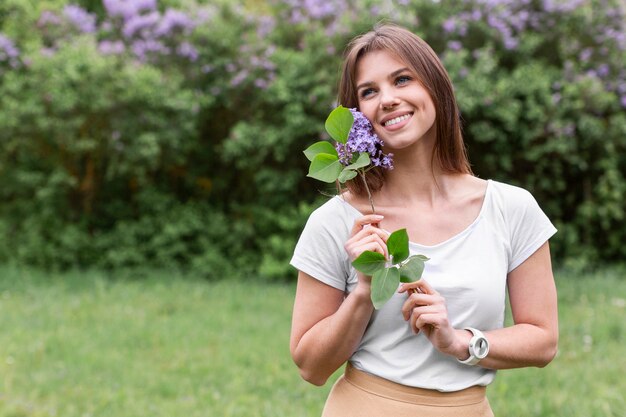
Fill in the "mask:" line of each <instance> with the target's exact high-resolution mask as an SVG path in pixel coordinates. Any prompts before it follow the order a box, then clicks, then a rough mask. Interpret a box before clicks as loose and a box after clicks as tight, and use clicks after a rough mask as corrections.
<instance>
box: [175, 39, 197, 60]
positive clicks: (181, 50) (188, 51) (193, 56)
mask: <svg viewBox="0 0 626 417" xmlns="http://www.w3.org/2000/svg"><path fill="white" fill-rule="evenodd" d="M176 53H177V54H178V56H182V57H185V58H187V59H188V60H190V61H192V62H194V61H196V60H197V59H198V55H199V54H198V50H197V49H196V47H195V46H193V45H192V44H190V43H189V42H183V43H181V44H180V45H178V48H176Z"/></svg>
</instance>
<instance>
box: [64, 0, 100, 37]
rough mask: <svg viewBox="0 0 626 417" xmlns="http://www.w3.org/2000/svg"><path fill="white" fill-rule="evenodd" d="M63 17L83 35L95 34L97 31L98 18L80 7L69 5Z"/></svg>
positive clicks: (65, 8)
mask: <svg viewBox="0 0 626 417" xmlns="http://www.w3.org/2000/svg"><path fill="white" fill-rule="evenodd" d="M63 15H64V16H65V17H66V18H67V20H69V21H70V23H71V24H72V25H74V27H76V29H78V30H80V31H81V32H83V33H93V32H95V31H96V16H95V15H94V14H92V13H89V12H87V11H86V10H85V9H83V8H82V7H80V6H77V5H75V4H68V5H67V6H65V7H64V8H63Z"/></svg>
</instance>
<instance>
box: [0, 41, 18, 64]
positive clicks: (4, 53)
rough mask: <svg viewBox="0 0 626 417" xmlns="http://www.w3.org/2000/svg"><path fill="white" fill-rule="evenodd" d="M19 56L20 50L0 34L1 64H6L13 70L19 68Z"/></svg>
mask: <svg viewBox="0 0 626 417" xmlns="http://www.w3.org/2000/svg"><path fill="white" fill-rule="evenodd" d="M19 56H20V50H19V49H18V48H17V47H16V46H15V44H14V43H13V41H12V40H11V39H9V38H8V37H6V36H5V35H3V34H2V33H0V63H2V62H6V63H8V64H9V66H10V67H11V68H17V66H18V65H19V61H18V57H19Z"/></svg>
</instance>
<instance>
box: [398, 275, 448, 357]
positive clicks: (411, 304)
mask: <svg viewBox="0 0 626 417" xmlns="http://www.w3.org/2000/svg"><path fill="white" fill-rule="evenodd" d="M398 292H400V293H403V292H406V293H407V294H408V295H409V297H408V298H407V300H406V301H405V302H404V305H403V306H402V315H403V317H404V320H408V321H409V324H410V326H411V329H412V330H413V331H414V332H415V333H419V332H422V333H424V335H425V336H426V337H427V338H428V340H430V342H431V343H432V344H433V346H434V347H435V348H436V349H437V350H439V351H441V352H442V353H447V354H452V355H454V354H455V353H456V352H455V348H456V347H457V344H458V337H459V333H458V331H457V330H455V329H454V328H453V327H452V326H451V325H450V321H449V320H448V309H447V308H446V300H445V299H444V298H443V297H442V296H441V295H440V294H439V293H438V292H437V291H435V290H434V289H433V288H432V287H431V286H430V285H429V284H428V283H427V282H426V281H424V280H423V279H420V280H419V281H415V282H411V283H408V284H402V285H401V286H400V289H399V290H398Z"/></svg>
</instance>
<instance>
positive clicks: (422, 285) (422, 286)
mask: <svg viewBox="0 0 626 417" xmlns="http://www.w3.org/2000/svg"><path fill="white" fill-rule="evenodd" d="M409 290H416V291H417V292H418V293H424V294H438V292H437V291H435V289H434V288H433V287H431V286H430V284H429V283H428V282H426V280H425V279H424V278H422V279H420V280H418V281H414V282H408V283H404V284H402V285H401V286H400V289H399V290H398V292H401V293H402V292H406V291H409Z"/></svg>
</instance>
